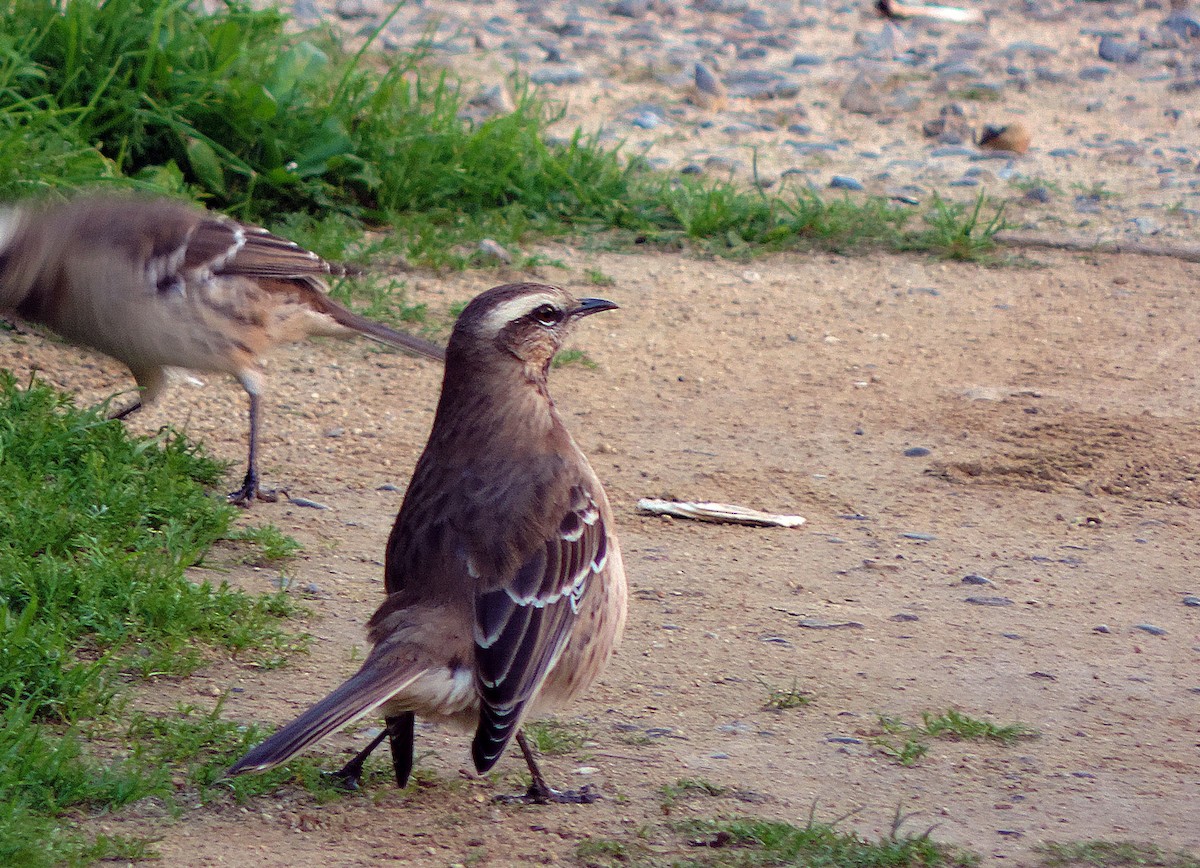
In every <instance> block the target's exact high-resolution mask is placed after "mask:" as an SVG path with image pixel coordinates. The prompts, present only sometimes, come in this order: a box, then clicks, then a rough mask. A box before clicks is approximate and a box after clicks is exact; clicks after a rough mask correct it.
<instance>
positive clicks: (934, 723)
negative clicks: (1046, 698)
mask: <svg viewBox="0 0 1200 868" xmlns="http://www.w3.org/2000/svg"><path fill="white" fill-rule="evenodd" d="M921 721H922V723H921V725H920V726H913V725H911V724H908V723H905V722H904V721H902V720H900V719H899V718H895V717H890V716H888V715H880V716H879V728H880V730H881V734H880V735H878V736H876V737H875V738H872V739H871V743H872V744H873V745H874V746H875V747H876V748H877V749H878V750H879V752H880V753H882V754H884V755H885V756H888V757H891V758H892V759H894V760H895V761H896V762H898V763H900V764H901V765H903V766H911V765H914V764H915V763H916V762H917V760H919V759H921V757H923V756H925V754H926V753H928V752H929V741H930V739H935V738H941V739H955V740H960V741H967V740H975V741H978V740H981V739H982V740H990V741H998V742H1000V743H1001V744H1005V745H1009V744H1013V743H1014V742H1016V741H1017V740H1018V739H1022V738H1034V737H1036V736H1037V731H1036V730H1034V729H1032V728H1031V727H1028V726H1026V725H1024V724H1021V723H1012V724H1005V725H1001V724H996V723H993V722H991V721H987V720H979V719H978V718H974V717H970V716H968V715H965V714H963V713H962V712H960V711H957V710H955V709H953V708H951V709H949V710H947V711H945V712H942V713H941V714H934V713H933V712H930V711H923V712H921Z"/></svg>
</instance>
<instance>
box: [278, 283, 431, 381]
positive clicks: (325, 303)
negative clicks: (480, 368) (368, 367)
mask: <svg viewBox="0 0 1200 868" xmlns="http://www.w3.org/2000/svg"><path fill="white" fill-rule="evenodd" d="M300 286H303V287H304V289H303V292H304V295H305V298H306V301H307V303H308V304H309V305H311V306H312V307H313V309H315V310H319V311H320V312H321V313H323V314H325V315H326V316H328V317H330V318H331V319H332V320H333V321H334V322H336V323H338V325H341V326H344V327H346V328H348V329H352V330H354V331H356V332H358V333H359V334H361V335H362V336H363V337H368V338H371V340H375V341H379V342H380V343H381V344H387V345H388V346H389V347H395V348H396V349H398V350H404V351H405V352H409V353H413V354H415V355H418V356H425V357H426V358H430V359H433V360H434V361H437V362H444V361H446V348H445V347H442V346H439V345H438V344H435V343H433V342H432V341H427V340H425V339H424V338H419V337H417V336H416V335H410V334H405V333H404V332H399V331H396V330H395V329H394V328H390V327H389V326H385V325H384V324H383V323H380V322H375V320H373V319H367V318H366V317H365V316H362V315H361V314H357V313H355V312H354V311H352V310H348V309H347V308H344V307H342V306H341V305H340V304H338V303H337V302H336V301H334V300H333V299H332V298H330V297H329V296H328V295H327V294H326V292H325V290H324V286H325V285H324V284H323V283H321V282H320V281H319V280H306V281H294V282H293V283H292V285H291V287H290V288H291V289H292V291H295V290H296V289H297V288H298V287H300Z"/></svg>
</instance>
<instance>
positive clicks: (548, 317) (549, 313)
mask: <svg viewBox="0 0 1200 868" xmlns="http://www.w3.org/2000/svg"><path fill="white" fill-rule="evenodd" d="M529 315H530V316H531V317H533V318H534V320H536V321H537V322H538V323H540V324H541V325H544V326H546V327H550V326H556V325H558V324H559V323H560V322H562V318H563V312H562V311H561V310H559V309H558V308H556V307H555V306H554V305H552V304H541V305H538V306H537V307H535V308H534V309H533V311H532V312H531V313H530V314H529Z"/></svg>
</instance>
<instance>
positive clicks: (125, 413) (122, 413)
mask: <svg viewBox="0 0 1200 868" xmlns="http://www.w3.org/2000/svg"><path fill="white" fill-rule="evenodd" d="M140 409H142V399H141V398H138V399H137V400H136V401H134V402H133V403H132V404H130V405H129V406H128V407H126V408H124V409H123V410H114V411H113V412H111V413H109V414H108V418H109V419H125V418H128V417H129V416H130V415H132V414H133V413H135V412H137V411H138V410H140Z"/></svg>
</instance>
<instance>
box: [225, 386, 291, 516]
mask: <svg viewBox="0 0 1200 868" xmlns="http://www.w3.org/2000/svg"><path fill="white" fill-rule="evenodd" d="M246 394H247V395H248V396H249V398H250V456H249V459H248V460H247V462H246V478H245V480H244V481H243V482H242V487H241V488H239V489H238V490H237V491H231V492H229V502H230V503H236V504H237V505H238V506H249V505H250V504H251V503H252V502H253V501H254V500H256V499H257V500H265V501H267V502H269V503H274V502H275V501H276V500H278V499H279V496H278V495H277V494H276V493H275V492H274V491H262V490H261V489H259V487H258V417H259V406H258V393H257V392H253V391H251V390H250V389H246Z"/></svg>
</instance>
